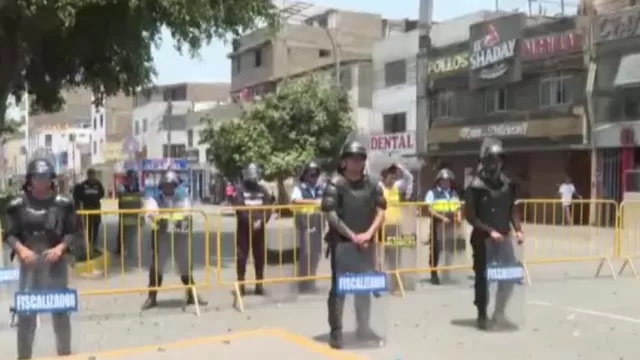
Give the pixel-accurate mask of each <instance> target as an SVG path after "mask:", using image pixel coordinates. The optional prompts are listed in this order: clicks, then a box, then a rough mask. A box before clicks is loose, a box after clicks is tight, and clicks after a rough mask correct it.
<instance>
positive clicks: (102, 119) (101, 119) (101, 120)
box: [100, 114, 104, 129]
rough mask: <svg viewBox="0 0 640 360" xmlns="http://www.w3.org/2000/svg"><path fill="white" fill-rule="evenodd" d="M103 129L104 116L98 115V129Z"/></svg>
mask: <svg viewBox="0 0 640 360" xmlns="http://www.w3.org/2000/svg"><path fill="white" fill-rule="evenodd" d="M102 128H104V114H100V129H102Z"/></svg>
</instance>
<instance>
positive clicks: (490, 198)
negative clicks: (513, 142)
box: [465, 138, 524, 330]
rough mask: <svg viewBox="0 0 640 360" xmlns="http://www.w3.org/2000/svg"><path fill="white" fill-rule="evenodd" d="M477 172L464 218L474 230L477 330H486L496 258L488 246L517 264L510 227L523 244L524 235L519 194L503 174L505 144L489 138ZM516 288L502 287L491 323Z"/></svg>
mask: <svg viewBox="0 0 640 360" xmlns="http://www.w3.org/2000/svg"><path fill="white" fill-rule="evenodd" d="M479 160H480V161H479V166H478V171H477V173H476V175H475V176H474V178H473V179H472V180H471V183H470V185H469V187H468V188H467V190H466V193H465V216H466V219H467V221H468V222H469V224H470V225H471V226H472V227H473V230H472V232H471V246H472V248H473V270H474V272H475V301H474V304H475V305H476V307H477V310H478V318H477V326H478V328H479V329H481V330H487V329H488V328H489V327H490V325H491V323H490V322H489V320H488V316H487V305H488V292H489V291H488V282H487V277H486V269H487V263H488V261H490V260H492V259H490V257H494V256H495V255H494V254H488V252H487V247H488V246H487V244H489V245H492V246H496V247H497V246H499V247H504V249H502V250H506V252H507V254H508V256H509V257H512V258H514V259H512V260H513V261H515V253H514V249H513V248H514V245H513V241H512V239H511V235H510V233H511V227H513V229H514V230H515V236H516V238H517V240H518V241H519V242H522V241H523V239H524V235H523V233H522V226H521V224H520V219H519V217H518V214H517V213H516V209H515V205H514V204H515V201H516V191H515V186H514V183H513V182H512V181H511V179H509V178H508V177H507V176H506V175H505V174H504V173H503V164H504V149H503V147H502V143H501V142H500V141H499V140H497V139H493V138H487V139H485V140H484V142H483V143H482V146H481V149H480V159H479ZM512 289H513V284H505V286H502V285H500V286H499V287H498V292H497V294H496V299H495V308H494V311H495V313H494V314H493V318H492V319H491V320H492V321H494V322H495V321H498V320H505V319H503V318H504V316H505V314H504V311H505V309H506V306H507V302H508V301H509V298H510V295H511V294H510V293H511V291H512Z"/></svg>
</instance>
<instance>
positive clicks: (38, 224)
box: [3, 158, 78, 359]
mask: <svg viewBox="0 0 640 360" xmlns="http://www.w3.org/2000/svg"><path fill="white" fill-rule="evenodd" d="M55 177H56V173H55V168H54V167H53V164H52V162H51V161H50V160H48V159H46V158H36V159H34V160H32V161H31V162H29V164H28V166H27V176H26V181H25V184H24V186H23V190H24V192H23V194H22V196H20V197H18V198H16V199H14V200H13V201H12V202H11V203H10V204H9V207H8V208H7V219H6V228H5V232H4V239H3V240H4V241H5V242H6V243H7V244H8V245H9V246H10V247H11V249H12V250H13V251H14V252H15V254H16V255H17V256H18V258H19V260H20V283H19V286H20V290H24V291H56V290H65V289H66V288H67V286H68V281H69V279H68V273H67V268H68V265H67V261H66V259H65V256H64V254H65V253H66V252H67V249H68V248H69V247H70V246H71V245H72V243H73V242H74V239H75V237H76V235H77V233H78V226H77V215H76V211H75V207H74V204H73V201H72V200H71V199H69V198H67V197H65V196H63V195H61V194H57V193H56V192H55V186H54V183H53V182H54V179H55ZM43 260H44V261H43ZM52 316H53V330H54V332H55V336H56V346H57V352H58V355H59V356H66V355H70V354H71V321H70V318H69V314H68V313H56V314H53V315H52ZM36 321H37V320H36V315H35V314H27V315H19V316H18V359H31V357H32V352H33V341H34V337H35V330H36Z"/></svg>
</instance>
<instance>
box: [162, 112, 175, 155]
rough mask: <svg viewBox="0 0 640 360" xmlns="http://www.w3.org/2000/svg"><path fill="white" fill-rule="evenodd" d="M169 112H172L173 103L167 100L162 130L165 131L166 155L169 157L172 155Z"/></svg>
mask: <svg viewBox="0 0 640 360" xmlns="http://www.w3.org/2000/svg"><path fill="white" fill-rule="evenodd" d="M171 114H173V103H172V102H171V100H169V102H168V103H167V108H166V110H165V112H164V117H163V121H162V122H163V123H164V124H163V125H164V130H165V131H166V132H167V157H168V158H169V159H171V158H172V157H173V156H171V131H172V128H173V126H172V124H171Z"/></svg>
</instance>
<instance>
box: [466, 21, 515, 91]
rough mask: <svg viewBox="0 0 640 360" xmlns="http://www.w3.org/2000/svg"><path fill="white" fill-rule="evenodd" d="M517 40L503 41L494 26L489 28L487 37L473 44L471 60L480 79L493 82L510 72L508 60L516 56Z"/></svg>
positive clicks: (473, 68) (472, 66)
mask: <svg viewBox="0 0 640 360" xmlns="http://www.w3.org/2000/svg"><path fill="white" fill-rule="evenodd" d="M516 42H517V40H516V39H510V40H507V41H501V39H500V34H498V32H497V30H496V28H495V27H494V26H493V24H489V25H488V26H487V33H486V35H485V36H484V37H483V38H482V39H480V40H476V41H474V42H473V51H472V53H471V56H470V57H469V60H470V61H471V70H478V69H481V70H480V71H479V72H478V75H477V76H478V78H480V79H484V80H492V79H496V78H499V77H500V76H502V75H504V73H506V72H507V70H509V64H507V62H506V60H508V59H511V58H513V57H514V56H515V55H516Z"/></svg>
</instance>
